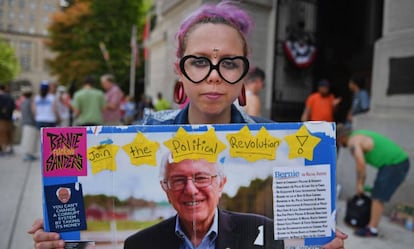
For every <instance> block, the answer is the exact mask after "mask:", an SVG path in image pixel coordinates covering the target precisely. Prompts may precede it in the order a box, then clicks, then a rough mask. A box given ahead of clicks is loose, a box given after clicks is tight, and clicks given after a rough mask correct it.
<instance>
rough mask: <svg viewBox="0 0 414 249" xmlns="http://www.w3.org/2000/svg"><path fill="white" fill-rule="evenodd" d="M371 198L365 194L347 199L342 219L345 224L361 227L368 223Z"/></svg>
mask: <svg viewBox="0 0 414 249" xmlns="http://www.w3.org/2000/svg"><path fill="white" fill-rule="evenodd" d="M370 215H371V198H370V197H369V196H367V195H365V194H362V195H354V196H353V197H352V198H351V199H349V200H348V201H347V204H346V212H345V218H344V221H345V223H346V224H348V225H350V226H352V227H357V228H362V227H366V226H367V225H368V223H369V218H370Z"/></svg>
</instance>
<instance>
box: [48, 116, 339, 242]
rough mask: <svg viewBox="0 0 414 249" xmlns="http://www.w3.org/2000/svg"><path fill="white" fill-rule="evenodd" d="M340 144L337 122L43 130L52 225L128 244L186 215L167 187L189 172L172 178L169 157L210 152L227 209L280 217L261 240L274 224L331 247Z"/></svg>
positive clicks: (278, 233) (195, 157)
mask: <svg viewBox="0 0 414 249" xmlns="http://www.w3.org/2000/svg"><path fill="white" fill-rule="evenodd" d="M335 144H336V143H335V124H334V123H327V122H305V123H268V124H229V125H194V126H191V125H180V126H178V125H168V126H134V125H131V126H94V127H82V128H80V127H70V128H43V129H42V155H43V158H42V169H43V170H42V172H43V185H44V193H43V196H44V198H43V199H44V201H43V205H44V208H43V210H44V223H45V230H46V231H56V232H59V233H61V236H62V238H63V239H65V240H66V241H72V242H71V246H73V245H77V244H78V243H79V242H82V243H84V244H88V245H89V244H94V248H122V247H123V243H124V241H125V239H126V238H127V237H129V236H130V235H132V234H134V233H136V232H137V231H139V230H142V229H145V228H147V227H150V226H152V225H154V224H157V223H159V222H161V221H163V220H165V219H168V218H170V217H173V216H175V215H176V210H175V209H174V208H173V207H172V205H171V204H170V203H169V201H168V199H167V196H166V194H165V192H164V190H163V188H162V187H161V185H162V183H163V181H164V183H165V184H168V187H171V188H177V189H179V188H181V187H182V182H183V180H181V179H175V180H174V181H173V182H172V181H168V182H166V180H165V179H164V180H163V179H162V174H163V173H162V168H163V167H161V165H163V164H165V162H166V161H168V162H169V163H175V164H178V163H180V162H189V161H190V162H193V164H194V165H195V163H196V162H197V161H199V160H203V161H206V162H208V163H214V164H217V165H219V167H221V168H222V170H223V174H224V175H225V176H226V178H227V181H226V183H225V186H224V188H223V193H222V195H221V198H220V202H219V209H220V210H229V211H235V212H242V213H254V214H260V215H264V216H266V217H268V218H270V219H272V220H273V221H272V222H273V223H274V224H273V226H272V228H271V229H268V230H271V231H267V230H266V231H264V227H263V226H258V227H257V228H254V229H253V230H254V231H255V232H254V233H255V234H254V235H252V236H253V237H254V240H252V242H251V243H252V246H253V245H256V246H262V248H266V240H264V234H267V233H268V232H270V233H271V234H272V235H273V236H274V239H276V240H284V242H285V248H306V247H312V246H318V245H323V244H325V243H327V242H329V241H330V240H332V239H333V238H334V237H335V212H336V204H335V196H336V194H335V189H336V187H335V186H336V180H335V178H336V175H335V167H336V147H335ZM50 162H58V163H55V164H52V165H54V166H53V167H51V166H50V165H51V163H50ZM69 162H70V163H69ZM70 165H71V166H70ZM190 166H191V164H190ZM51 169H52V170H51ZM213 177H214V176H213ZM208 179H210V178H208ZM187 180H188V179H186V180H184V182H185V183H184V184H187V183H186V182H187ZM160 181H161V182H160ZM197 181H200V182H201V183H200V184H203V183H204V182H203V181H204V179H202V178H200V179H197ZM160 183H161V184H160ZM166 186H167V185H166ZM68 190H70V198H69V200H67V198H66V200H63V201H64V202H66V203H63V202H62V201H61V200H60V199H59V198H60V196H59V193H60V192H62V193H60V194H61V195H63V196H65V194H66V196H67V195H68ZM248 225H249V224H247V226H248ZM256 233H257V234H256ZM74 248H76V247H74Z"/></svg>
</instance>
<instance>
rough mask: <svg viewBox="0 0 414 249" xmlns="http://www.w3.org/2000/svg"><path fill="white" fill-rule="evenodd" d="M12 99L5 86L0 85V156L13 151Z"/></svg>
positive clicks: (13, 104) (14, 106)
mask: <svg viewBox="0 0 414 249" xmlns="http://www.w3.org/2000/svg"><path fill="white" fill-rule="evenodd" d="M15 108H16V104H15V102H14V99H13V98H12V97H11V96H10V94H9V93H8V91H7V89H6V86H5V85H0V155H11V154H13V153H14V150H13V142H14V141H13V132H14V131H13V111H14V109H15Z"/></svg>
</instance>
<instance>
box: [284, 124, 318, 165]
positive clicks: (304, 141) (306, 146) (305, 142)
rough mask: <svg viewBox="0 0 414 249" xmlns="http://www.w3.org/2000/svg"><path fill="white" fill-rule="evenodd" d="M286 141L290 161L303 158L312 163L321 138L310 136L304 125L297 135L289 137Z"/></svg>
mask: <svg viewBox="0 0 414 249" xmlns="http://www.w3.org/2000/svg"><path fill="white" fill-rule="evenodd" d="M285 140H286V142H287V143H288V145H289V154H288V158H289V159H292V158H298V157H303V158H306V159H308V160H310V161H312V160H313V151H314V149H315V147H316V146H317V145H318V143H319V142H320V141H321V139H320V138H319V137H315V136H313V135H312V134H310V133H309V131H308V129H306V126H304V125H302V126H301V127H300V129H299V130H298V131H297V132H296V133H294V134H291V135H287V136H286V137H285Z"/></svg>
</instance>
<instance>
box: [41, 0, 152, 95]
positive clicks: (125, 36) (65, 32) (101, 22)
mask: <svg viewBox="0 0 414 249" xmlns="http://www.w3.org/2000/svg"><path fill="white" fill-rule="evenodd" d="M147 10H148V1H147V0H104V1H102V0H75V1H73V2H72V4H71V5H70V6H69V7H67V8H65V9H62V10H61V11H58V12H56V13H55V14H54V15H53V16H52V22H51V25H50V26H49V34H50V39H49V41H48V43H47V45H48V46H49V48H50V49H51V50H52V51H55V52H56V54H57V55H56V57H55V58H54V59H52V60H49V61H48V63H49V65H50V67H51V72H52V74H54V75H56V76H58V80H59V82H61V83H63V84H67V83H68V82H70V81H72V80H75V81H78V82H79V81H80V80H81V79H82V78H84V77H85V76H86V75H90V74H92V75H101V74H104V73H108V72H110V73H113V74H114V75H115V77H116V79H117V80H118V82H119V83H120V84H121V87H123V88H124V89H125V88H126V85H127V84H128V81H129V70H130V58H131V46H130V41H131V29H132V26H133V25H137V26H138V30H142V29H143V24H144V20H145V16H146V11H147ZM138 33H140V31H138ZM139 38H140V37H139V36H138V41H139ZM100 43H103V44H104V45H105V47H106V50H107V51H108V53H109V56H110V57H109V60H108V61H105V59H104V57H103V54H102V51H101V49H100V46H99V44H100ZM141 66H142V65H141ZM140 72H141V73H140ZM142 73H143V69H141V70H138V73H137V77H138V78H139V77H143V76H142Z"/></svg>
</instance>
